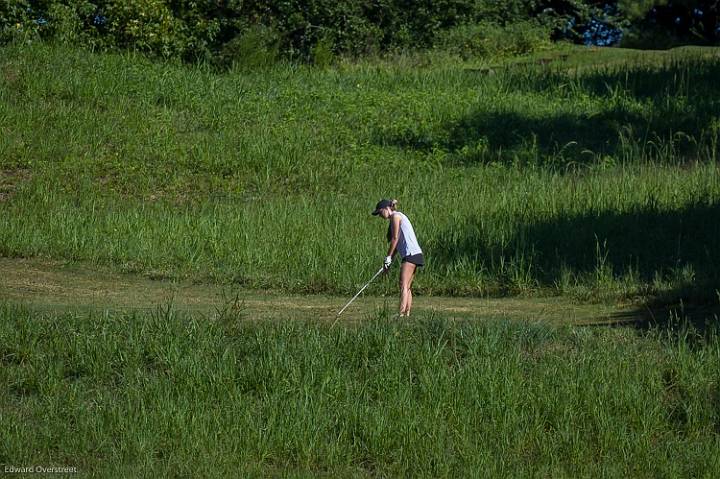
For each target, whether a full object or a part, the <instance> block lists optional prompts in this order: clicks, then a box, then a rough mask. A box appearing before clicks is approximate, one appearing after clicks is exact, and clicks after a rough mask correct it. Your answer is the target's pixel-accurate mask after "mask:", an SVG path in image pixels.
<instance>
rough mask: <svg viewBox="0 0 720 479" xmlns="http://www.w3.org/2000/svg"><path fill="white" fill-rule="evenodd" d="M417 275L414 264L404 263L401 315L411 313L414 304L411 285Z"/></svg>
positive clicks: (401, 282)
mask: <svg viewBox="0 0 720 479" xmlns="http://www.w3.org/2000/svg"><path fill="white" fill-rule="evenodd" d="M414 273H415V265H414V264H412V263H402V265H401V266H400V315H401V316H403V315H405V314H407V312H408V311H409V306H410V304H411V303H412V293H411V292H410V285H411V283H412V278H413V274H414Z"/></svg>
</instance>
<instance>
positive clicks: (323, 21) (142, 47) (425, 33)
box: [0, 0, 720, 67]
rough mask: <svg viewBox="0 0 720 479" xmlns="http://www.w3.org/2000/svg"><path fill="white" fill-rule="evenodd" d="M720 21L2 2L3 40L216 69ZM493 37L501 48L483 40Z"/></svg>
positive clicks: (538, 7)
mask: <svg viewBox="0 0 720 479" xmlns="http://www.w3.org/2000/svg"><path fill="white" fill-rule="evenodd" d="M718 25H720V24H718V17H717V5H716V2H715V1H714V0H700V1H686V2H674V3H673V4H667V2H664V1H644V2H634V1H632V2H629V1H622V0H621V1H619V2H617V1H598V0H500V1H498V0H441V1H437V0H433V1H430V0H423V1H413V2H406V1H404V0H364V1H356V0H284V1H266V0H244V1H243V0H223V1H214V2H197V1H190V0H80V1H75V0H73V1H68V0H0V43H3V42H7V41H9V40H13V39H16V40H17V39H21V40H33V39H36V38H45V39H54V40H57V41H61V42H66V43H70V44H73V45H85V46H87V47H89V48H92V49H125V48H129V49H133V50H137V51H142V52H146V53H150V54H154V55H159V56H162V57H165V58H182V59H184V60H189V61H203V62H211V63H213V64H214V65H216V66H221V67H228V66H230V65H232V64H244V65H246V66H251V67H255V66H257V65H258V63H259V64H261V65H265V64H266V63H267V60H268V58H274V57H276V56H278V53H279V54H280V55H281V56H283V57H285V58H291V59H301V60H310V61H314V62H316V63H319V64H326V63H328V59H331V58H332V57H333V56H334V55H336V54H342V55H346V56H347V55H353V56H357V55H367V54H377V53H381V52H388V51H394V50H407V49H414V50H416V49H427V48H433V47H434V48H441V49H444V50H449V51H458V50H459V51H460V52H461V53H462V54H463V55H465V54H468V53H470V54H473V55H482V56H497V55H499V54H513V53H530V52H533V51H536V50H538V49H540V48H542V47H543V45H544V44H545V43H547V42H548V41H549V40H550V38H554V39H570V40H573V41H576V42H584V43H586V44H595V45H610V44H616V43H617V42H618V41H619V40H620V38H621V37H622V32H623V31H625V33H627V38H629V39H630V41H631V42H634V43H636V44H637V43H641V39H642V40H643V41H645V42H646V43H648V46H650V44H649V42H650V41H652V39H656V40H655V41H658V39H659V41H661V42H664V43H668V42H672V41H677V39H678V38H680V39H682V40H683V41H692V40H694V41H698V39H701V40H703V41H704V42H706V43H707V42H714V41H717V40H718V38H720V30H717V27H718ZM617 27H619V28H617ZM528 30H529V32H528ZM488 38H489V39H490V40H489V42H490V43H491V44H493V43H494V44H496V45H505V46H504V47H503V48H498V47H496V48H487V47H484V48H478V47H477V45H478V42H479V41H480V42H485V41H486V40H487V39H488ZM449 42H450V43H449ZM257 55H260V56H261V57H262V61H260V62H258V61H257V59H256V58H254V57H256V56H257Z"/></svg>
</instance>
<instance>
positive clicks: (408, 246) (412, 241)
mask: <svg viewBox="0 0 720 479" xmlns="http://www.w3.org/2000/svg"><path fill="white" fill-rule="evenodd" d="M395 215H400V233H399V234H398V244H397V252H398V254H399V255H400V257H401V258H404V257H406V256H410V255H414V254H420V253H422V250H421V249H420V244H419V243H418V240H417V238H416V237H415V230H414V229H413V227H412V224H410V220H409V219H408V217H407V216H405V215H404V214H402V213H400V212H399V211H396V212H395V213H393V216H395Z"/></svg>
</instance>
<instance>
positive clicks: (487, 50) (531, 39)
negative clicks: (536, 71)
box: [435, 21, 550, 59]
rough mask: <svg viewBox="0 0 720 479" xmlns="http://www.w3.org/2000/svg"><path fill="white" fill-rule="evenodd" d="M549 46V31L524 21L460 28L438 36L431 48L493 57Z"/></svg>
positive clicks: (519, 53) (522, 52) (466, 56)
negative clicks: (502, 25)
mask: <svg viewBox="0 0 720 479" xmlns="http://www.w3.org/2000/svg"><path fill="white" fill-rule="evenodd" d="M549 45H550V29H549V28H548V27H546V26H543V25H541V24H539V23H537V22H532V21H526V22H519V23H513V24H510V25H507V26H504V27H501V26H498V25H495V24H492V23H478V24H474V25H461V26H458V27H455V28H452V29H450V30H448V31H446V32H443V33H441V34H439V35H438V36H437V38H436V42H435V46H436V48H439V49H441V50H445V51H448V52H450V53H453V54H456V55H459V56H461V57H462V58H464V59H468V58H472V57H482V58H493V57H504V56H511V55H522V54H527V53H532V52H534V51H538V50H542V49H545V48H547V47H548V46H549Z"/></svg>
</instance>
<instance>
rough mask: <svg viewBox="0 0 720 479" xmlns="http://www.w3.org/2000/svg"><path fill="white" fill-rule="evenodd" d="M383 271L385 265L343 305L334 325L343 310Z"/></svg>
mask: <svg viewBox="0 0 720 479" xmlns="http://www.w3.org/2000/svg"><path fill="white" fill-rule="evenodd" d="M383 271H385V268H384V267H383V268H380V269H379V270H378V272H377V273H375V275H374V276H373V277H372V278H370V281H368V282H367V283H366V284H365V286H363V287H362V288H360V291H358V292H357V294H356V295H355V296H353V297H352V299H351V300H350V301H348V303H347V304H346V305H345V306H343V308H342V309H341V310H340V311H339V312H338V314H337V316H336V317H335V321H333V323H332V325H333V326H335V323H337V321H338V319H340V315H341V314H342V313H343V311H345V309H347V307H348V306H350V304H352V302H353V301H355V299H356V298H357V297H358V296H360V294H361V293H362V292H363V291H365V288H367V287H368V286H370V283H372V282H373V281H374V280H375V278H377V277H378V276H379V275H380V273H382V272H383Z"/></svg>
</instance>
